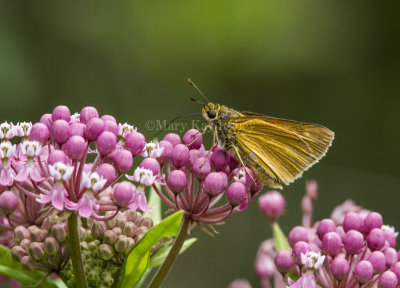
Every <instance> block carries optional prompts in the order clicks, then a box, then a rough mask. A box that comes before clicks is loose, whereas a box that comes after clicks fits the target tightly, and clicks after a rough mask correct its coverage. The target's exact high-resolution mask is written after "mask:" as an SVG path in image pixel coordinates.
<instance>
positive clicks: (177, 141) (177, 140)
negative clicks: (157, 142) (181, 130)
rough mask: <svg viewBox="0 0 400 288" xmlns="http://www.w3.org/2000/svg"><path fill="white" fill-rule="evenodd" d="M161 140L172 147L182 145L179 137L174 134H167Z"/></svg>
mask: <svg viewBox="0 0 400 288" xmlns="http://www.w3.org/2000/svg"><path fill="white" fill-rule="evenodd" d="M163 140H164V141H168V142H170V143H171V144H172V146H173V147H175V146H176V145H178V144H181V143H182V142H181V137H180V136H179V135H178V134H175V133H168V134H167V135H165V136H164V138H163Z"/></svg>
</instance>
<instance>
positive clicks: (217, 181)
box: [203, 172, 228, 197]
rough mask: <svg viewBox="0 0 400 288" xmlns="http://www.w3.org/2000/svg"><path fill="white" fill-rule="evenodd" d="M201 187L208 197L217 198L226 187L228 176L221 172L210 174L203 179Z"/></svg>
mask: <svg viewBox="0 0 400 288" xmlns="http://www.w3.org/2000/svg"><path fill="white" fill-rule="evenodd" d="M203 187H204V191H205V192H206V193H207V195H208V196H210V197H214V196H218V195H219V194H221V193H222V192H224V191H225V189H226V187H228V176H226V174H224V173H223V172H211V173H210V174H208V175H207V176H206V178H205V179H204V184H203Z"/></svg>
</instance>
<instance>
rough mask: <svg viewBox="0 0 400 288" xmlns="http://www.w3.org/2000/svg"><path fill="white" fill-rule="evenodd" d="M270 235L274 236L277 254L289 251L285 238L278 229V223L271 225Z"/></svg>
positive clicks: (279, 228)
mask: <svg viewBox="0 0 400 288" xmlns="http://www.w3.org/2000/svg"><path fill="white" fill-rule="evenodd" d="M272 235H273V236H274V242H275V250H276V252H279V251H281V250H289V251H291V249H290V246H289V243H288V241H287V239H286V236H285V234H284V233H283V231H282V230H281V227H279V224H278V223H274V224H273V225H272Z"/></svg>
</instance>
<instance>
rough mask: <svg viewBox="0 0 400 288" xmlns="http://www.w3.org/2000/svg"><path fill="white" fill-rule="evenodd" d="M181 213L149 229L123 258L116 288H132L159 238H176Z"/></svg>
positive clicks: (145, 266)
mask: <svg viewBox="0 0 400 288" xmlns="http://www.w3.org/2000/svg"><path fill="white" fill-rule="evenodd" d="M182 215H183V211H179V212H176V213H174V214H172V215H171V216H169V217H168V218H166V219H164V220H163V221H162V222H161V223H160V224H158V225H156V226H154V227H153V228H151V229H150V230H149V231H148V232H147V233H146V234H145V235H144V237H143V238H142V239H140V240H139V242H138V243H137V244H136V245H135V246H134V247H133V249H132V250H131V251H130V252H129V253H128V255H127V256H126V257H125V260H124V264H123V266H122V273H121V281H120V283H119V285H118V287H121V288H125V287H134V286H135V285H136V284H137V283H138V282H139V280H140V278H141V277H142V275H143V273H144V272H145V271H146V270H147V266H148V264H149V258H150V250H151V248H152V247H153V246H154V245H155V244H156V243H157V242H158V241H160V239H161V238H164V237H171V236H176V235H177V234H178V232H179V227H180V225H181V221H182Z"/></svg>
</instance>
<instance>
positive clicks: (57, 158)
mask: <svg viewBox="0 0 400 288" xmlns="http://www.w3.org/2000/svg"><path fill="white" fill-rule="evenodd" d="M47 161H48V163H49V164H50V165H54V164H55V163H57V162H62V163H64V164H67V162H68V158H67V155H65V153H64V151H62V150H53V151H51V152H50V155H49V158H48V160H47Z"/></svg>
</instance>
